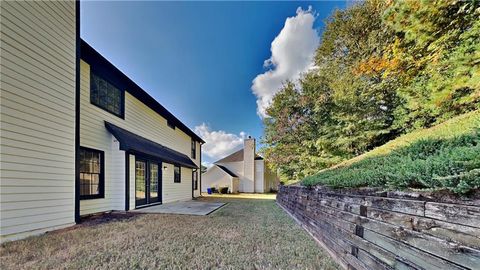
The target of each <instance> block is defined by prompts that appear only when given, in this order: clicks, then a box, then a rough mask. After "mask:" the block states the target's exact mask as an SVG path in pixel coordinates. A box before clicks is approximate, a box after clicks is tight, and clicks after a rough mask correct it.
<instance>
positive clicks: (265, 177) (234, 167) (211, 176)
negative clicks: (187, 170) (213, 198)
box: [201, 137, 280, 193]
mask: <svg viewBox="0 0 480 270" xmlns="http://www.w3.org/2000/svg"><path fill="white" fill-rule="evenodd" d="M279 183H280V180H279V178H278V176H277V174H276V173H275V172H273V171H272V170H270V169H269V168H268V166H267V162H266V161H265V159H264V158H263V157H261V156H260V155H258V154H257V153H256V152H255V139H253V138H250V137H249V138H248V139H245V141H244V146H243V149H240V150H238V151H236V152H234V153H232V154H230V155H228V156H227V157H224V158H222V159H220V160H218V161H216V162H214V163H213V166H212V167H210V168H209V169H208V170H207V171H206V172H205V173H203V174H202V183H201V186H202V192H206V191H207V189H208V188H211V187H215V188H220V187H228V190H229V192H231V193H237V192H250V193H253V192H256V193H264V192H270V191H272V190H277V189H278V184H279Z"/></svg>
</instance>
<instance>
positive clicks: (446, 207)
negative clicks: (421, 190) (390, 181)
mask: <svg viewBox="0 0 480 270" xmlns="http://www.w3.org/2000/svg"><path fill="white" fill-rule="evenodd" d="M277 203H278V204H279V205H280V206H281V207H282V208H284V209H285V210H286V211H287V212H288V213H290V214H291V215H292V216H293V217H294V218H295V219H296V220H297V221H298V222H299V223H300V224H301V225H302V226H303V227H304V228H305V229H306V230H307V231H308V232H309V233H310V234H311V235H312V236H313V237H314V238H315V239H316V240H317V241H318V242H319V243H320V244H321V245H322V246H324V247H326V248H327V249H328V250H329V252H330V253H331V254H332V255H333V256H334V258H335V259H336V260H337V261H338V263H339V264H341V265H342V266H343V267H344V268H347V269H435V270H438V269H480V207H479V206H480V201H479V200H465V201H463V200H450V199H448V198H447V199H440V200H438V199H436V200H435V201H433V200H432V199H429V198H428V197H424V196H422V195H419V194H412V193H398V192H396V193H395V192H392V193H389V192H378V191H376V190H363V191H361V190H357V191H348V190H347V191H345V190H342V191H339V190H333V189H328V188H324V187H317V188H306V187H301V186H281V187H280V189H279V193H278V195H277Z"/></svg>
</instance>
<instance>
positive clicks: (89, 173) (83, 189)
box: [79, 147, 105, 199]
mask: <svg viewBox="0 0 480 270" xmlns="http://www.w3.org/2000/svg"><path fill="white" fill-rule="evenodd" d="M104 156H105V155H104V152H103V151H99V150H95V149H90V148H86V147H80V169H79V173H80V199H96V198H104V195H105V194H104V186H105V179H104V169H105V160H104Z"/></svg>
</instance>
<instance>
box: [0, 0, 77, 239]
mask: <svg viewBox="0 0 480 270" xmlns="http://www.w3.org/2000/svg"><path fill="white" fill-rule="evenodd" d="M0 5H1V13H0V22H1V23H0V25H1V26H0V30H1V33H0V36H1V45H0V48H1V53H0V64H1V75H0V85H1V86H0V88H1V95H0V96H1V98H0V108H1V110H0V133H1V137H0V140H1V142H0V160H1V164H0V174H1V177H0V216H1V221H0V234H1V240H2V241H4V240H6V239H15V238H21V237H24V236H26V235H30V234H35V233H40V232H43V231H47V230H51V229H55V228H59V227H64V226H68V225H71V224H73V222H74V203H75V59H76V55H75V52H76V18H75V2H74V1H71V2H64V3H60V2H33V1H32V2H25V1H19V2H13V1H8V2H7V1H1V4H0Z"/></svg>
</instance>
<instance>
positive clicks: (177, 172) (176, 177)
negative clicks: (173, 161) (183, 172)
mask: <svg viewBox="0 0 480 270" xmlns="http://www.w3.org/2000/svg"><path fill="white" fill-rule="evenodd" d="M181 181H182V180H181V178H180V166H177V165H175V166H174V167H173V182H174V183H180V182H181Z"/></svg>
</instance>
